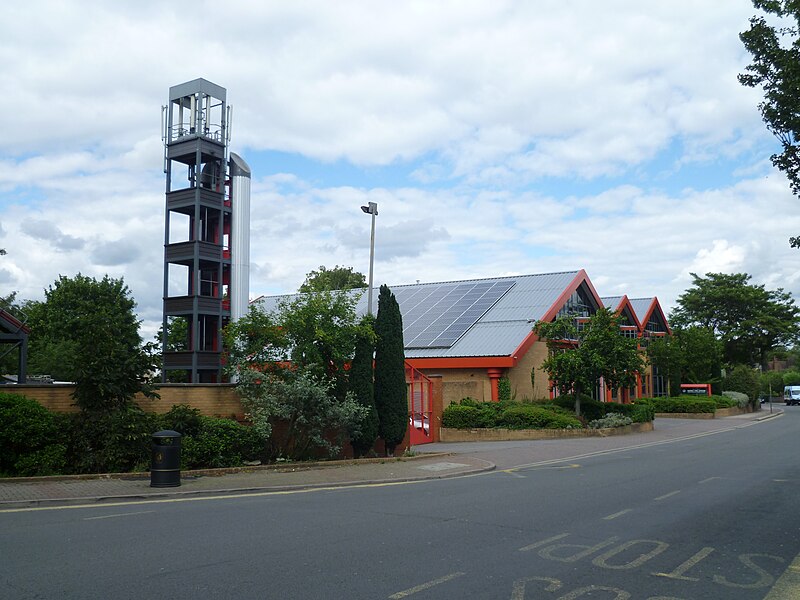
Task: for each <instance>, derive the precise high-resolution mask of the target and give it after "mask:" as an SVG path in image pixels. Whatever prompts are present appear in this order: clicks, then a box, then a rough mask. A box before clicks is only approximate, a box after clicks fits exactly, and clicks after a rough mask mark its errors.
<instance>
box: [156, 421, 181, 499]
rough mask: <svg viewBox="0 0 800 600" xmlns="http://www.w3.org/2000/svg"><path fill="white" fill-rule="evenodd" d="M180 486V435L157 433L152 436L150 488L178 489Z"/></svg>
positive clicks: (167, 431)
mask: <svg viewBox="0 0 800 600" xmlns="http://www.w3.org/2000/svg"><path fill="white" fill-rule="evenodd" d="M180 484H181V434H180V433H178V432H177V431H171V430H166V431H157V432H155V433H154V434H153V456H152V460H151V462H150V487H178V486H179V485H180Z"/></svg>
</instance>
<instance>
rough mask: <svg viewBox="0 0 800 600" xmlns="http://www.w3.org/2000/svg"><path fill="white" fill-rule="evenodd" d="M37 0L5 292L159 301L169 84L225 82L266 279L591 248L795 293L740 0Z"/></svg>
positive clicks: (674, 281)
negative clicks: (104, 287)
mask: <svg viewBox="0 0 800 600" xmlns="http://www.w3.org/2000/svg"><path fill="white" fill-rule="evenodd" d="M721 7H722V4H721V3H720V2H719V0H670V2H641V1H633V0H606V1H604V2H596V1H594V0H538V1H536V2H530V1H523V0H518V1H511V0H509V1H503V0H491V1H490V0H484V1H471V0H458V1H456V0H453V1H448V0H442V1H439V2H435V3H433V2H425V1H398V0H391V1H384V0H377V1H372V2H363V1H362V2H356V1H351V0H337V2H328V1H297V2H278V1H275V0H265V1H258V2H256V1H245V0H227V1H226V2H220V3H214V2H205V1H202V0H200V1H197V2H193V3H191V5H187V4H178V3H166V2H159V1H155V0H137V2H101V1H95V0H82V1H81V2H76V1H73V2H70V1H68V0H62V1H57V0H28V1H26V2H15V3H11V4H10V5H9V6H7V7H5V8H4V18H3V19H2V21H0V64H2V65H3V67H2V74H3V94H2V96H1V97H0V114H2V115H3V118H2V123H3V125H2V128H0V248H5V249H6V251H7V255H6V256H2V257H0V295H6V294H8V293H10V292H12V291H16V292H17V293H18V299H31V300H41V299H43V298H44V292H45V290H46V289H47V288H48V287H49V286H50V285H52V284H53V282H54V281H55V280H57V279H58V277H59V276H60V275H64V276H68V277H73V276H75V275H76V274H78V273H81V274H83V275H87V276H91V277H96V278H98V279H100V278H102V277H103V276H104V275H106V274H108V275H110V276H111V277H115V278H119V277H122V278H124V281H125V283H126V284H127V285H128V286H129V288H130V290H131V294H132V296H133V297H134V298H135V300H136V302H137V312H138V315H139V318H140V319H141V320H142V334H143V336H144V337H145V338H146V339H152V336H153V335H154V334H155V332H156V330H157V328H158V326H159V324H160V322H161V314H162V292H163V256H164V248H163V244H164V206H165V198H164V190H165V176H164V173H163V155H164V148H163V142H162V139H161V124H160V120H161V106H162V105H164V104H166V103H167V101H168V93H169V88H170V86H174V85H177V84H180V83H183V82H186V81H190V80H193V79H196V78H200V77H202V78H204V79H207V80H209V81H212V82H214V83H215V84H218V85H220V86H222V87H224V88H226V89H227V99H228V102H229V103H230V104H231V105H232V106H233V124H232V132H231V143H230V149H231V150H232V151H233V152H236V153H237V154H239V155H240V156H242V157H243V158H244V159H245V160H246V161H247V163H248V164H249V165H250V167H251V169H252V171H253V180H252V197H251V255H250V294H251V297H257V296H259V295H264V294H280V293H290V292H294V291H296V290H297V288H298V287H299V286H300V284H301V283H302V282H303V280H304V278H305V275H306V274H307V273H308V272H310V271H311V270H314V269H318V268H319V267H320V266H321V265H324V266H326V267H328V268H332V267H334V266H337V265H340V266H348V267H353V268H354V269H355V270H356V271H360V272H362V273H364V274H365V275H366V274H367V273H368V270H369V247H370V217H369V215H365V214H364V213H362V211H361V210H360V206H362V205H364V204H366V203H367V202H376V203H377V204H378V211H379V215H378V217H377V219H376V239H375V266H374V281H375V285H376V286H377V285H380V284H382V283H386V284H388V285H390V286H392V285H399V284H407V283H414V282H416V281H420V282H433V281H452V280H456V279H471V278H479V277H493V276H503V275H515V274H532V273H547V272H556V271H567V270H577V269H585V270H586V272H587V273H588V275H589V278H590V279H591V280H592V282H593V283H594V285H595V287H596V289H597V291H598V292H599V293H600V294H601V295H603V296H616V295H622V294H627V295H628V296H629V297H631V298H635V297H643V296H647V297H649V296H653V295H655V296H658V298H659V300H660V301H661V303H662V305H663V306H664V307H665V309H666V310H667V311H669V309H670V308H671V307H673V306H674V304H675V300H676V298H677V297H678V296H679V295H680V294H681V293H683V292H684V291H685V290H686V289H687V288H688V287H689V286H690V285H691V282H692V278H691V273H697V274H699V275H702V274H705V273H708V272H725V273H738V272H745V273H749V274H750V275H752V278H753V282H754V283H759V284H765V285H766V286H767V287H768V288H769V289H776V288H778V287H781V288H784V289H785V290H786V291H789V292H791V293H792V294H793V295H794V296H795V298H798V299H800V253H799V252H800V251H798V250H792V249H791V248H790V247H789V245H788V238H789V237H790V236H792V235H798V234H800V199H798V198H796V197H794V196H792V194H791V193H790V191H789V187H788V183H787V181H786V178H785V177H784V176H783V175H782V174H781V173H780V172H779V171H777V170H776V169H775V168H774V167H773V166H772V164H771V162H770V160H769V157H770V155H771V154H773V153H775V152H776V151H778V149H779V147H778V143H777V141H776V140H775V138H774V137H773V136H772V135H771V134H770V133H769V132H768V131H767V130H766V127H765V126H764V124H763V122H762V120H761V117H760V114H759V112H758V103H759V101H760V100H761V91H760V90H757V89H750V88H745V87H743V86H741V85H740V84H739V83H738V81H737V74H739V73H742V72H743V71H744V69H745V67H746V66H747V64H748V63H749V55H748V54H747V52H746V50H745V49H744V47H743V46H742V44H741V42H740V40H739V38H738V34H739V33H740V32H741V31H744V30H746V29H747V28H748V20H749V18H750V17H751V16H752V15H753V14H755V10H754V8H753V6H752V4H751V2H750V1H749V0H726V2H725V3H724V10H720V9H721Z"/></svg>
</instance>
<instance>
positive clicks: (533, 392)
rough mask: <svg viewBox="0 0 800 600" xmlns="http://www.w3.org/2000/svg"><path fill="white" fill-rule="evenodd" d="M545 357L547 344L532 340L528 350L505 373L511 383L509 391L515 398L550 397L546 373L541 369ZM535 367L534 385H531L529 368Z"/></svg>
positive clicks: (536, 398)
mask: <svg viewBox="0 0 800 600" xmlns="http://www.w3.org/2000/svg"><path fill="white" fill-rule="evenodd" d="M546 358H547V344H545V343H544V342H534V343H533V346H531V348H530V350H528V352H527V353H526V354H525V355H524V356H523V357H522V358H520V359H519V361H518V362H517V366H515V367H513V368H511V369H509V370H508V372H507V373H506V376H507V377H508V380H509V382H510V383H511V393H512V395H513V394H516V397H517V400H522V399H523V398H528V399H530V400H545V399H547V398H549V397H550V391H549V389H548V387H547V383H548V379H547V373H545V372H544V371H543V370H542V369H541V365H542V362H543V361H544V359H546ZM533 368H535V369H536V370H535V376H534V387H533V388H532V387H531V369H533Z"/></svg>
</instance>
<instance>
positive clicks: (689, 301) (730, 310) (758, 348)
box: [670, 273, 800, 365]
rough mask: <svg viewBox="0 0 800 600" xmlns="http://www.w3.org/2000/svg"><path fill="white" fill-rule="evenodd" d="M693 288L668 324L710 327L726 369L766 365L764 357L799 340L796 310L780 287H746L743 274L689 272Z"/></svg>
mask: <svg viewBox="0 0 800 600" xmlns="http://www.w3.org/2000/svg"><path fill="white" fill-rule="evenodd" d="M692 279H693V280H694V281H693V285H692V287H691V288H689V289H688V290H686V292H684V293H683V294H682V295H681V296H679V297H678V300H677V306H676V308H675V310H674V311H673V312H672V314H671V315H670V322H671V323H672V324H673V325H675V326H677V327H689V326H691V325H698V326H701V327H706V328H710V329H712V330H713V331H714V333H715V334H716V336H717V338H718V339H719V340H720V341H721V342H722V348H723V359H724V360H725V361H726V362H727V363H729V364H737V363H742V364H762V365H763V364H765V362H766V358H767V354H768V353H769V351H770V350H772V349H773V348H776V347H779V346H781V345H787V344H789V345H791V344H792V343H793V342H794V341H795V340H797V338H798V335H800V325H799V324H798V316H800V308H798V307H797V306H796V305H795V303H794V299H793V298H792V297H791V295H790V294H788V293H787V292H784V291H783V290H782V289H781V288H778V289H777V290H774V291H773V290H767V289H765V287H764V286H763V285H754V284H751V283H750V279H751V277H750V275H748V274H746V273H734V274H726V273H706V275H705V277H699V276H698V275H696V274H694V273H692Z"/></svg>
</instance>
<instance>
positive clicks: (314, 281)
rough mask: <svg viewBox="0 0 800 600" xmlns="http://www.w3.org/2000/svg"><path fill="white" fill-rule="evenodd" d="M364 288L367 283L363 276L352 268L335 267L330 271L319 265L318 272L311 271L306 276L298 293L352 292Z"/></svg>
mask: <svg viewBox="0 0 800 600" xmlns="http://www.w3.org/2000/svg"><path fill="white" fill-rule="evenodd" d="M366 287H367V281H366V279H365V278H364V275H363V274H362V273H359V272H358V271H354V270H353V267H340V266H339V265H336V266H335V267H333V268H332V269H327V268H326V267H324V266H323V265H320V267H319V270H316V271H311V272H310V273H308V274H307V275H306V280H305V281H304V282H303V284H302V285H301V286H300V292H303V293H308V292H324V291H332V290H352V289H360V288H366Z"/></svg>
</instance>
